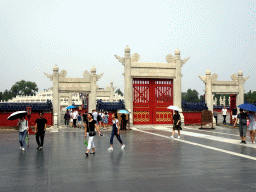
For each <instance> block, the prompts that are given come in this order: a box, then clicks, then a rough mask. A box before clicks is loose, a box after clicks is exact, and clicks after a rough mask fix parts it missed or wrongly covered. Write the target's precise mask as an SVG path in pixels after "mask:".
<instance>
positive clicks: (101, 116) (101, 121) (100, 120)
mask: <svg viewBox="0 0 256 192" xmlns="http://www.w3.org/2000/svg"><path fill="white" fill-rule="evenodd" d="M97 120H98V122H99V128H100V129H101V127H102V124H103V113H102V112H100V111H99V115H98V119H97Z"/></svg>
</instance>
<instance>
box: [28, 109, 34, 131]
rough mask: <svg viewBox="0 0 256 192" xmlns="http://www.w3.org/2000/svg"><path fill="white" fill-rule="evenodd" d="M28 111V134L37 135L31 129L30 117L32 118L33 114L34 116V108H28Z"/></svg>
mask: <svg viewBox="0 0 256 192" xmlns="http://www.w3.org/2000/svg"><path fill="white" fill-rule="evenodd" d="M26 111H27V117H28V132H29V134H35V132H33V131H32V129H31V127H30V117H31V114H32V108H31V107H26Z"/></svg>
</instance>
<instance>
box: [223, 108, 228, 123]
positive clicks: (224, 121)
mask: <svg viewBox="0 0 256 192" xmlns="http://www.w3.org/2000/svg"><path fill="white" fill-rule="evenodd" d="M222 115H223V124H226V123H227V122H226V117H227V109H226V107H225V106H224V108H223V109H222Z"/></svg>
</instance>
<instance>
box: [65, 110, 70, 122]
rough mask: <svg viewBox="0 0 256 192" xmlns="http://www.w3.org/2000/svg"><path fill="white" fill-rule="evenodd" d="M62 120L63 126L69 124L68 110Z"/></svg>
mask: <svg viewBox="0 0 256 192" xmlns="http://www.w3.org/2000/svg"><path fill="white" fill-rule="evenodd" d="M64 120H65V125H68V124H69V120H70V115H69V112H68V110H67V111H66V113H65V115H64Z"/></svg>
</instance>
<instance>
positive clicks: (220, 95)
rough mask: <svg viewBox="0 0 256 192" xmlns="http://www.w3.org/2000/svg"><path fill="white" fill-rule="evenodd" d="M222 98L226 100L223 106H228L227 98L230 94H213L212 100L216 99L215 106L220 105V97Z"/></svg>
mask: <svg viewBox="0 0 256 192" xmlns="http://www.w3.org/2000/svg"><path fill="white" fill-rule="evenodd" d="M224 96H225V98H226V102H225V105H226V106H229V105H230V104H229V103H228V98H229V96H230V94H216V93H215V94H214V96H213V99H214V100H215V97H216V98H217V105H220V97H221V98H222V99H223V98H224Z"/></svg>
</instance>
